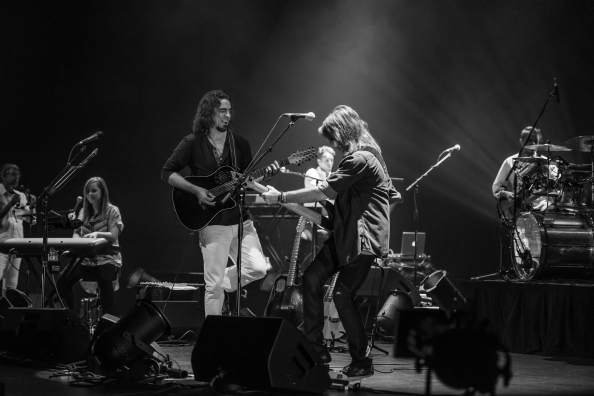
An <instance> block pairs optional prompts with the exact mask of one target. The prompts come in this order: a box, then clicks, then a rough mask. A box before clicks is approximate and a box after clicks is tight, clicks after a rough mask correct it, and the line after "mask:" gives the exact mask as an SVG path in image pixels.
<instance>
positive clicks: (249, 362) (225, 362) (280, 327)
mask: <svg viewBox="0 0 594 396" xmlns="http://www.w3.org/2000/svg"><path fill="white" fill-rule="evenodd" d="M192 370H193V372H194V377H195V378H196V380H197V381H205V382H210V381H212V379H213V378H214V377H215V376H217V375H218V374H219V373H220V371H221V370H222V371H224V372H226V374H225V377H224V379H223V381H224V382H226V383H229V384H234V385H240V386H242V387H245V388H246V389H249V390H260V391H272V390H274V389H277V390H286V391H293V392H307V393H316V394H321V393H324V392H325V391H326V390H327V389H328V387H329V386H330V377H329V375H328V369H327V368H326V367H325V366H324V364H323V363H322V362H321V361H320V358H319V356H318V355H317V354H316V353H315V352H314V351H313V349H312V347H311V345H310V342H309V341H308V340H307V339H306V338H305V336H304V335H303V334H302V333H301V332H300V331H299V330H297V328H296V327H295V326H293V325H292V324H291V323H289V322H287V321H286V320H284V319H282V318H258V317H242V316H217V315H209V316H208V317H207V318H206V320H205V321H204V325H203V326H202V330H201V331H200V334H199V335H198V339H197V341H196V345H195V346H194V350H193V352H192Z"/></svg>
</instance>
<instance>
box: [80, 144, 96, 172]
mask: <svg viewBox="0 0 594 396" xmlns="http://www.w3.org/2000/svg"><path fill="white" fill-rule="evenodd" d="M98 152H99V149H95V150H93V152H92V153H91V154H89V155H88V156H87V158H85V159H84V161H83V162H81V163H80V164H79V165H78V167H79V168H84V167H85V165H86V164H87V162H89V161H90V160H91V159H92V158H93V157H94V156H96V155H97V153H98Z"/></svg>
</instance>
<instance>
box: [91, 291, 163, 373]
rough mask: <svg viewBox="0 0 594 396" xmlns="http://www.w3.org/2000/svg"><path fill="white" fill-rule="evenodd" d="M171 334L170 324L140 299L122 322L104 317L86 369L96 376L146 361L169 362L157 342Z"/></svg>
mask: <svg viewBox="0 0 594 396" xmlns="http://www.w3.org/2000/svg"><path fill="white" fill-rule="evenodd" d="M170 333H171V323H170V322H169V320H168V319H167V317H166V316H165V314H163V312H162V311H161V310H160V309H159V308H158V307H157V306H156V305H155V304H153V303H152V302H151V301H149V300H138V301H136V304H135V305H134V307H133V308H132V309H131V310H129V311H128V312H127V313H126V314H125V315H124V316H123V317H122V318H121V319H119V320H118V318H117V317H115V316H112V315H103V317H101V319H100V321H99V324H98V325H97V330H96V333H95V335H94V337H93V340H92V341H91V345H90V347H89V351H88V353H87V366H88V367H89V369H90V370H91V371H93V372H95V373H98V374H103V375H105V374H106V373H110V372H114V371H116V370H118V369H122V368H124V367H127V368H130V367H132V366H133V365H134V364H136V363H138V362H140V361H141V360H142V359H144V358H150V359H153V360H156V361H157V362H159V363H166V361H167V357H166V355H165V354H164V353H163V352H162V351H161V349H160V348H159V346H158V345H157V344H156V343H155V341H156V340H157V339H158V338H159V337H161V336H162V335H165V336H168V335H169V334H170Z"/></svg>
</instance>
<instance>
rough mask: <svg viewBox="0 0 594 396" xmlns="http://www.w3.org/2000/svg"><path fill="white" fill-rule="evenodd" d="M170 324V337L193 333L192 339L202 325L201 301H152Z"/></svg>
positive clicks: (202, 309) (202, 311)
mask: <svg viewBox="0 0 594 396" xmlns="http://www.w3.org/2000/svg"><path fill="white" fill-rule="evenodd" d="M153 304H155V305H156V306H157V307H159V308H160V309H161V311H163V314H164V315H165V316H167V319H169V321H170V322H171V335H173V336H176V337H181V336H182V335H184V334H185V333H186V332H188V331H193V332H194V337H190V339H194V338H195V337H196V336H197V335H198V333H199V331H200V328H201V327H202V323H204V307H203V306H202V305H203V304H202V302H201V301H169V302H167V303H166V302H165V301H153Z"/></svg>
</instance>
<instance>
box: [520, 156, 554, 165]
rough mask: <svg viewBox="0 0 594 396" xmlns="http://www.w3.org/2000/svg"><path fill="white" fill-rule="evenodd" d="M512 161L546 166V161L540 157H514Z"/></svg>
mask: <svg viewBox="0 0 594 396" xmlns="http://www.w3.org/2000/svg"><path fill="white" fill-rule="evenodd" d="M513 160H514V161H520V162H529V163H531V164H546V163H547V162H548V160H547V159H546V158H542V157H516V158H513Z"/></svg>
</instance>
